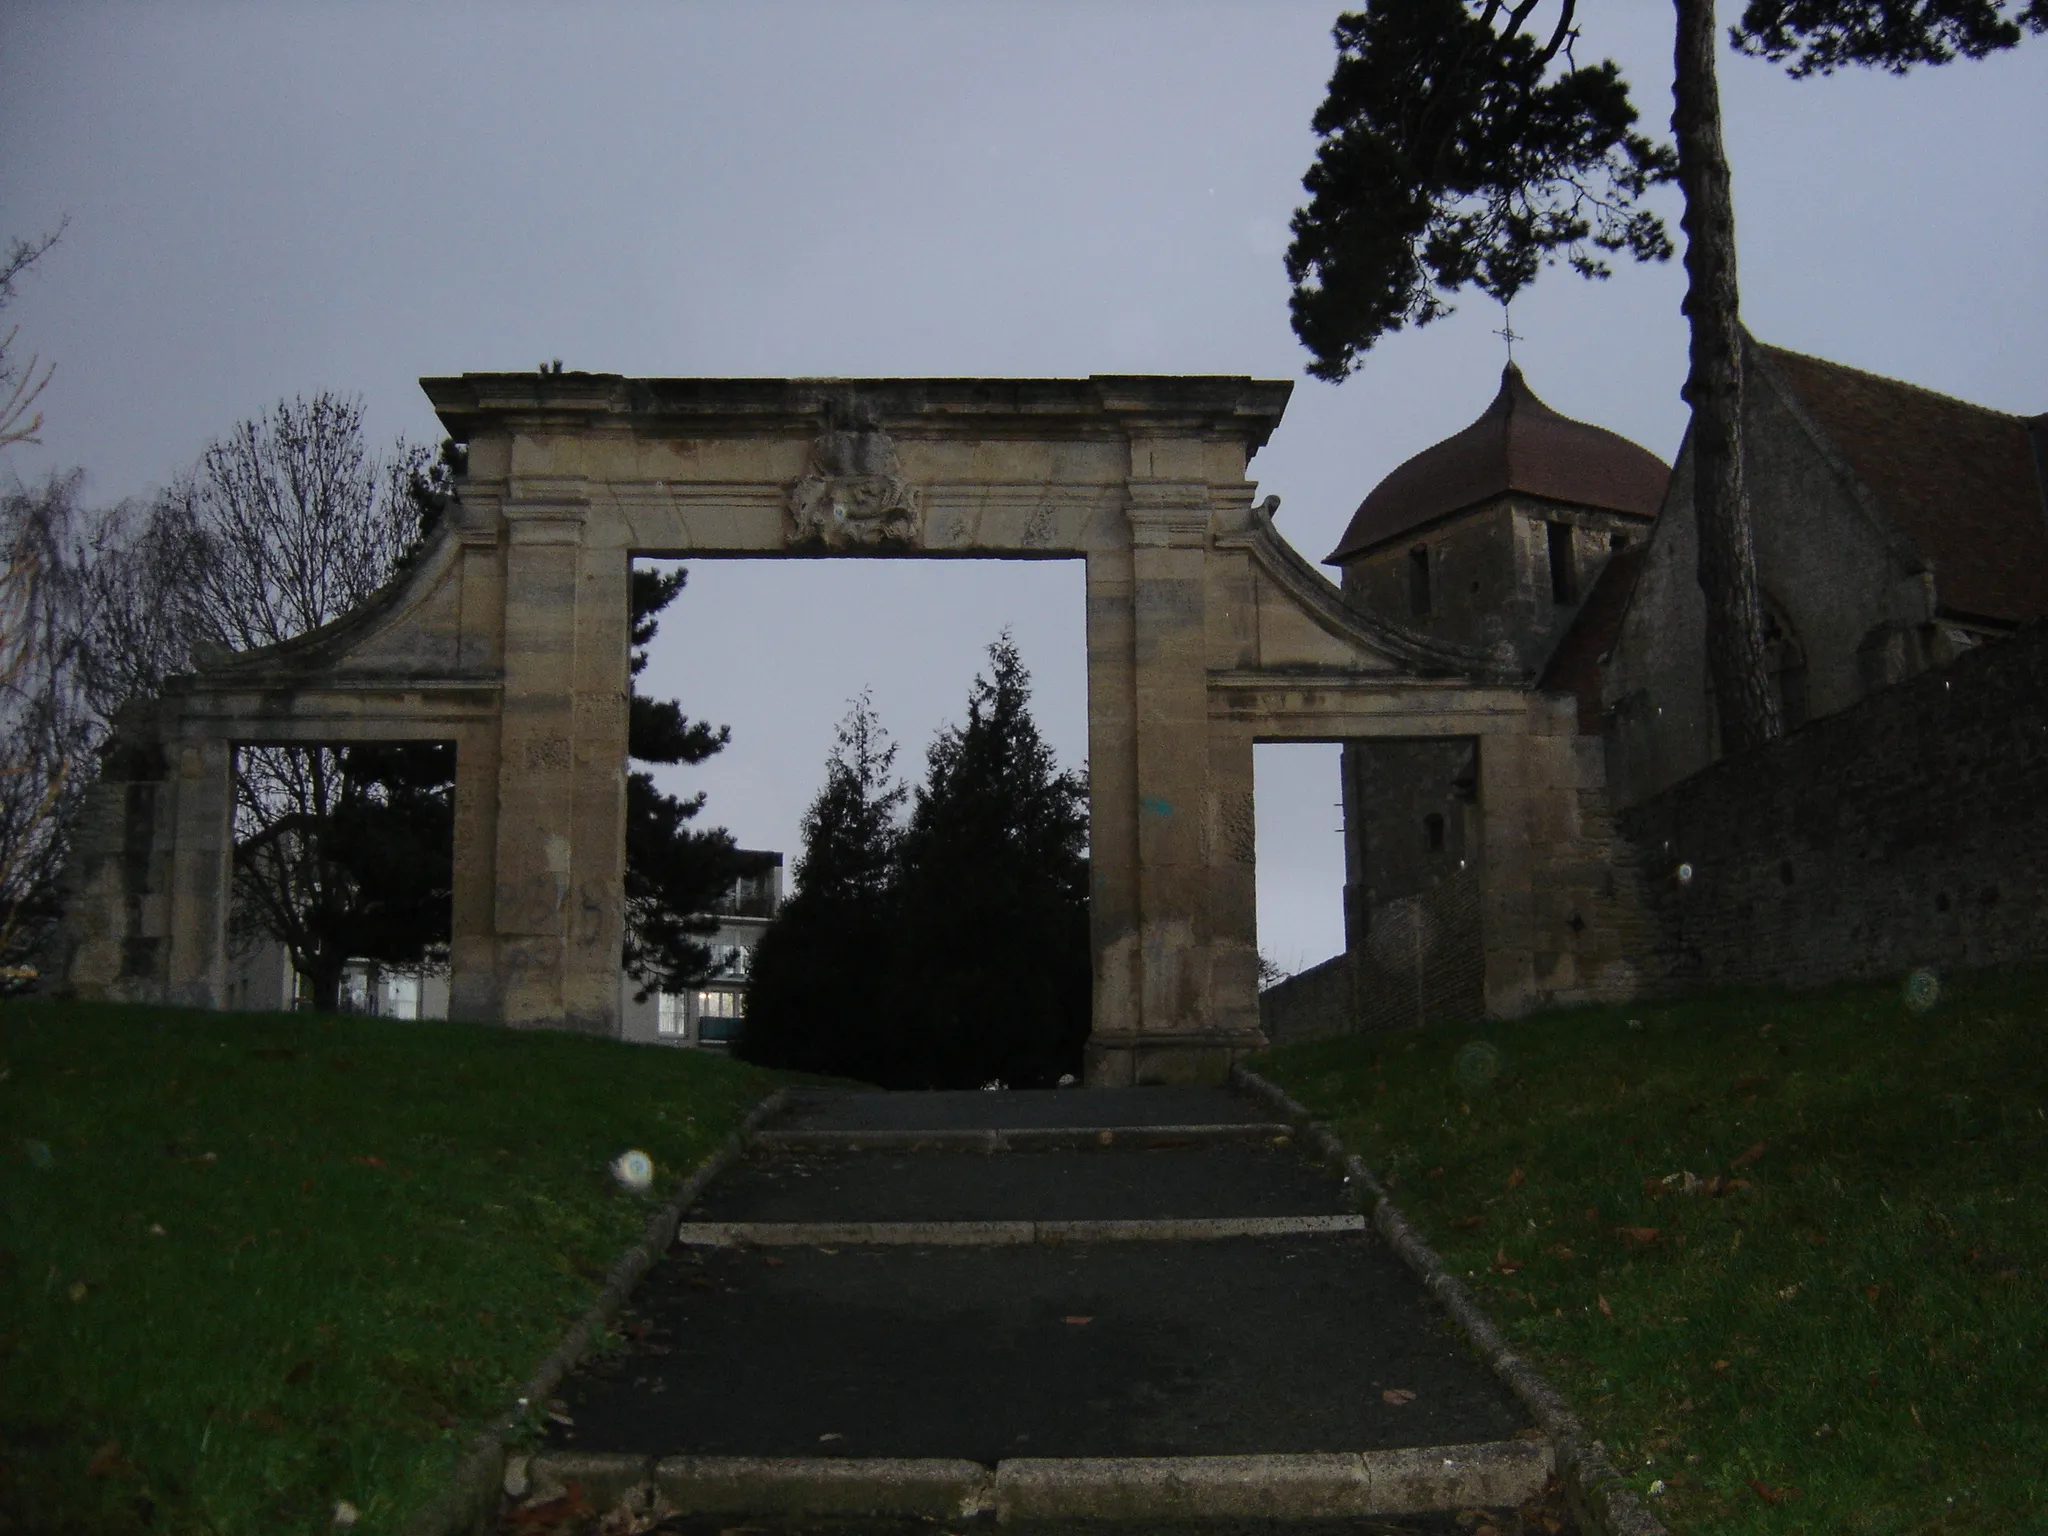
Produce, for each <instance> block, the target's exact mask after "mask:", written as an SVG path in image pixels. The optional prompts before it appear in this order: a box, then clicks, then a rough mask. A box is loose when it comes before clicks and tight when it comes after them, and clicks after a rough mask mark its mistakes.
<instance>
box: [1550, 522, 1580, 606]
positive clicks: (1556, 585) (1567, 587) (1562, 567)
mask: <svg viewBox="0 0 2048 1536" xmlns="http://www.w3.org/2000/svg"><path fill="white" fill-rule="evenodd" d="M1543 526H1544V527H1545V529H1547V530H1548V532H1549V535H1550V600H1551V601H1552V602H1553V603H1569V602H1573V601H1575V600H1576V599H1577V596H1578V583H1577V581H1576V580H1575V579H1574V577H1575V573H1574V572H1573V570H1572V525H1571V524H1570V523H1545V524H1544V525H1543Z"/></svg>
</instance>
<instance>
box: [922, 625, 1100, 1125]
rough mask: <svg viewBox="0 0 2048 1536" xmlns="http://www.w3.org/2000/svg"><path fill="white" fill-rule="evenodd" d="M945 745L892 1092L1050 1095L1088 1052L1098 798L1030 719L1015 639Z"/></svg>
mask: <svg viewBox="0 0 2048 1536" xmlns="http://www.w3.org/2000/svg"><path fill="white" fill-rule="evenodd" d="M988 654H989V663H990V670H989V675H988V676H985V677H980V676H978V677H976V678H975V680H974V685H973V689H972V691H971V693H970V695H969V699H968V706H967V720H966V723H965V724H964V725H961V726H957V727H953V728H951V729H948V730H947V731H945V732H943V733H942V734H941V735H940V737H939V738H938V740H937V741H935V742H934V743H933V744H932V747H931V750H930V753H929V755H928V760H927V773H926V780H925V783H924V785H923V787H921V788H920V789H919V790H918V792H917V797H916V804H915V806H914V808H913V810H912V812H911V817H910V824H909V826H908V828H906V830H905V832H904V835H903V841H902V846H901V849H900V852H899V856H898V861H897V862H898V877H897V894H896V902H895V909H896V910H895V915H896V919H897V936H896V943H895V959H894V964H893V965H892V967H891V988H890V998H891V1002H890V1006H889V1007H888V1009H887V1011H886V1016H885V1017H886V1022H887V1025H888V1030H887V1034H886V1036H885V1038H886V1040H887V1044H888V1071H889V1074H890V1075H889V1079H888V1086H892V1087H925V1088H966V1087H976V1086H979V1085H980V1084H982V1083H984V1082H986V1081H988V1080H990V1079H993V1078H1000V1079H1001V1080H1002V1081H1004V1082H1005V1083H1008V1084H1009V1085H1010V1086H1012V1087H1050V1086H1051V1085H1052V1084H1053V1083H1054V1082H1055V1081H1056V1080H1057V1079H1058V1078H1059V1076H1060V1075H1061V1074H1062V1073H1066V1072H1074V1073H1078V1072H1079V1071H1080V1068H1081V1054H1082V1047H1083V1043H1084V1042H1085V1041H1086V1039H1087V1037H1088V1024H1089V1009H1090V1002H1091V992H1092V966H1091V961H1090V956H1089V947H1088V858H1087V840H1088V812H1087V804H1088V785H1087V776H1086V774H1085V772H1073V773H1062V772H1060V770H1059V767H1058V764H1057V762H1056V761H1055V759H1054V756H1053V752H1052V748H1051V747H1050V746H1048V745H1047V744H1046V742H1045V740H1044V739H1043V738H1042V737H1041V736H1040V735H1039V733H1038V726H1037V724H1036V722H1035V721H1033V719H1032V718H1031V712H1030V700H1031V677H1030V674H1029V673H1028V672H1026V671H1025V669H1024V664H1023V662H1022V660H1021V659H1020V658H1019V657H1018V654H1017V648H1016V646H1015V645H1014V644H1013V643H1012V642H1011V640H1010V636H1009V634H1008V633H1007V632H1005V633H1004V634H1003V635H1002V637H1001V638H1000V639H998V640H997V641H996V642H995V643H994V644H993V645H991V646H990V647H989V653H988Z"/></svg>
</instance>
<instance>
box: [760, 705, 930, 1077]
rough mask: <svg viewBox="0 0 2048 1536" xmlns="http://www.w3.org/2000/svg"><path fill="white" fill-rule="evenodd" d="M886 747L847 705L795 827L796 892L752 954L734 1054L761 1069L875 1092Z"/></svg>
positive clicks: (885, 933) (885, 955) (889, 811)
mask: <svg viewBox="0 0 2048 1536" xmlns="http://www.w3.org/2000/svg"><path fill="white" fill-rule="evenodd" d="M895 762H896V747H895V745H894V744H893V743H892V742H890V740H889V738H888V733H887V732H886V731H884V730H883V729H882V726H881V724H880V722H879V721H877V720H876V719H875V716H874V710H873V708H872V706H871V705H870V703H869V701H868V696H867V695H866V694H862V695H861V696H860V697H859V698H858V699H855V700H854V701H853V707H852V709H851V710H850V711H849V712H848V713H847V716H846V718H845V720H844V721H842V722H841V723H840V726H839V733H838V739H837V741H836V743H835V745H834V746H833V749H832V752H831V754H830V756H829V757H828V758H827V759H826V763H825V785H824V788H822V789H820V790H819V791H818V795H817V798H816V799H814V800H813V801H812V802H811V805H810V809H809V810H807V811H806V812H805V813H804V819H803V840H804V846H803V852H802V853H801V854H800V855H799V856H798V858H797V863H796V870H795V874H796V889H795V891H794V892H793V893H792V895H791V896H790V898H789V900H788V901H787V902H785V903H784V905H783V908H782V911H781V913H780V914H779V915H778V916H777V918H776V920H775V922H774V924H773V925H772V926H770V927H769V929H768V931H767V932H766V933H765V934H763V935H762V937H761V942H760V944H759V945H758V946H757V947H756V948H755V951H754V964H753V971H752V978H751V981H750V983H749V985H748V988H747V1016H746V1019H745V1021H744V1022H743V1023H742V1024H741V1026H740V1031H739V1037H738V1039H737V1040H735V1042H734V1044H733V1054H735V1055H736V1056H739V1057H740V1058H741V1059H742V1060H745V1061H752V1062H758V1063H760V1064H762V1065H764V1066H776V1067H787V1068H793V1069H796V1070H800V1071H810V1072H826V1073H832V1074H835V1075H839V1076H846V1077H859V1078H865V1079H867V1080H869V1081H881V1080H882V1079H883V1077H884V1076H886V1075H887V1068H886V1064H885V1063H884V1061H883V1057H884V1056H885V1055H886V1053H887V1051H888V1049H889V1041H890V1039H891V1032H890V1031H888V1030H887V1029H886V1028H885V1025H884V1020H883V1017H882V1007H883V1001H884V992H885V986H886V982H887V979H888V973H889V968H890V966H891V965H892V963H893V959H894V951H893V943H892V940H893V938H894V935H895V930H896V924H895V883H896V847H897V841H898V836H899V832H898V828H897V817H898V815H899V813H900V812H901V809H902V806H903V802H904V800H905V798H906V796H907V793H908V792H907V791H906V790H905V789H904V787H903V785H902V784H901V783H899V782H895V781H892V780H891V778H890V772H891V770H892V768H893V767H894V766H895Z"/></svg>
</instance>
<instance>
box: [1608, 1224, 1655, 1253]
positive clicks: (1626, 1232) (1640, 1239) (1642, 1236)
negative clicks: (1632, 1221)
mask: <svg viewBox="0 0 2048 1536" xmlns="http://www.w3.org/2000/svg"><path fill="white" fill-rule="evenodd" d="M1614 1231H1615V1235H1616V1236H1617V1237H1619V1238H1620V1239H1621V1245H1622V1246H1623V1247H1624V1248H1650V1247H1654V1246H1655V1245H1656V1244H1657V1243H1658V1242H1660V1241H1661V1240H1662V1239H1663V1236H1664V1233H1663V1230H1662V1229H1661V1228H1658V1227H1616V1228H1615V1229H1614Z"/></svg>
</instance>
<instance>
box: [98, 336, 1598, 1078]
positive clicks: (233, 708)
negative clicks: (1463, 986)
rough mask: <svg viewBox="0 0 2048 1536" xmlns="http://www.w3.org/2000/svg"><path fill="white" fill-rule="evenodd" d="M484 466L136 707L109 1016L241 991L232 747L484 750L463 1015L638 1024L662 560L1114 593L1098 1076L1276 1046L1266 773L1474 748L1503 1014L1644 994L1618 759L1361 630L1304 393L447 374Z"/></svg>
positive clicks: (116, 792)
mask: <svg viewBox="0 0 2048 1536" xmlns="http://www.w3.org/2000/svg"><path fill="white" fill-rule="evenodd" d="M422 384H423V387H424V388H425V390H426V392H427V395H428V397H429V398H430V399H431V400H432V402H433V404H434V408H435V410H436V411H437V412H438V413H439V415H440V418H441V420H442V422H443V423H444V425H445V426H446V429H447V431H448V433H449V434H450V435H451V436H452V437H453V438H454V439H455V440H456V441H457V442H460V443H464V444H466V445H467V446H468V454H469V458H468V473H467V476H466V477H465V478H464V479H462V480H461V481H460V482H459V483H458V488H457V489H458V496H457V500H456V502H455V503H454V504H453V505H452V506H451V507H450V509H449V512H448V514H447V516H446V518H445V519H444V522H443V524H442V526H441V527H440V528H439V529H438V531H437V533H436V535H435V537H434V540H433V541H432V543H431V545H430V547H429V548H428V549H427V550H426V551H425V552H424V553H423V554H422V556H421V557H420V558H419V559H418V560H417V561H415V562H414V564H413V565H412V566H411V567H410V568H409V569H408V570H406V571H405V572H404V573H403V574H402V575H401V576H400V577H399V578H397V579H396V580H394V581H393V582H392V583H391V585H389V586H388V587H387V588H385V589H384V590H383V591H382V592H380V593H379V594H378V595H377V596H376V597H374V598H372V599H371V600H370V601H369V602H368V603H366V604H365V605H364V606H363V607H362V608H360V609H358V610H357V611H356V612H354V613H352V614H350V615H348V616H347V617H346V618H343V619H342V620H340V621H338V622H336V623H334V624H331V625H328V626H327V627H325V628H323V629H320V630H317V631H315V632H313V633H311V634H308V635H305V636H302V637H300V638H298V639H296V640H293V641H291V642H289V643H287V644H284V645H280V646H275V647H272V648H269V649H267V650H262V651H255V652H246V653H240V654H236V655H232V656H227V657H224V658H217V659H213V660H210V661H208V662H207V664H206V665H204V666H203V667H202V668H201V670H200V671H198V672H197V673H196V674H194V675H191V676H187V677H183V678H179V679H177V680H176V681H175V682H174V683H173V684H172V685H171V686H170V687H169V688H167V689H166V691H165V693H164V695H163V697H162V698H160V699H158V700H154V701H151V702H149V703H148V704H146V705H142V706H138V707H136V708H134V709H132V710H131V711H130V712H128V713H127V714H126V715H125V716H124V718H123V720H122V722H121V725H120V730H119V733H118V737H117V741H116V745H115V747H114V749H113V750H112V751H111V752H110V753H109V755H108V757H107V762H106V770H105V772H104V774H103V777H102V780H101V782H100V783H99V784H98V786H97V787H96V789H95V792H94V795H95V799H94V805H93V809H92V812H91V815H90V817H89V824H88V825H87V827H86V828H85V829H84V832H83V834H82V837H81V843H80V854H79V863H78V874H77V877H76V880H77V883H76V887H75V895H74V900H73V903H72V908H71V916H70V927H69V931H68V937H67V960H66V985H67V988H68V990H69V991H70V992H71V993H72V994H73V995H76V996H80V997H89V998H108V999H126V1000H133V1001H151V1002H167V1003H180V1004H185V1005H188V1006H196V1007H218V1006H221V1004H222V1002H223V1001H224V985H225V974H226V972H225V938H226V925H227V915H228V913H227V908H228V900H229V892H230V883H231V882H230V872H231V860H232V853H233V849H232V842H231V817H230V812H231V808H232V801H233V793H232V789H233V786H232V779H231V776H232V773H233V762H234V753H235V751H236V749H237V748H238V747H242V746H247V745H265V744H299V745H311V744H338V743H348V742H360V741H386V740H445V741H452V742H454V743H455V746H456V791H455V794H456V810H455V894H454V912H453V942H452V956H451V958H452V963H453V978H452V983H451V988H452V990H451V1003H450V1011H451V1013H452V1015H453V1016H455V1017H457V1018H467V1019H475V1020H487V1021H495V1022H499V1023H504V1024H508V1025H517V1026H533V1027H554V1028H566V1029H575V1030H583V1031H588V1032H591V1033H597V1034H616V1033H617V1031H618V1017H617V1014H618V1006H619V1003H618V998H619V987H618V975H619V963H620V950H621V943H622V933H623V921H624V913H623V906H622V871H623V867H624V860H625V785H626V712H627V698H628V695H629V689H630V677H629V674H628V671H627V666H628V656H627V653H628V649H629V647H628V635H627V628H628V609H627V587H628V579H629V575H630V572H631V568H632V562H633V561H634V559H635V558H636V557H642V556H658V557H682V558H702V557H717V556H727V557H737V556H744V557H772V556H785V557H799V558H801V557H830V558H852V559H873V558H903V557H923V558H933V557H946V556H981V557H991V556H993V557H1002V558H1014V559H1078V560H1081V561H1083V562H1085V565H1086V572H1087V624H1088V636H1087V641H1088V748H1089V753H1088V755H1089V764H1090V773H1091V779H1090V791H1089V793H1090V806H1089V836H1090V847H1091V860H1092V870H1093V890H1092V892H1091V906H1090V914H1091V929H1092V944H1093V950H1094V966H1095V994H1094V1019H1093V1033H1092V1035H1091V1038H1090V1041H1089V1046H1088V1058H1087V1060H1088V1066H1087V1077H1088V1081H1089V1083H1090V1084H1094V1085H1121V1084H1134V1083H1157V1082H1175V1083H1191V1082H1213V1081H1217V1080H1219V1079H1221V1078H1222V1077H1223V1075H1224V1074H1225V1073H1226V1072H1227V1070H1228V1068H1229V1066H1230V1063H1231V1062H1232V1061H1233V1060H1234V1059H1235V1058H1236V1057H1238V1056H1240V1055H1242V1054H1244V1053H1246V1052H1248V1051H1252V1050H1256V1049H1259V1048H1260V1047H1262V1046H1263V1045H1264V1044H1265V1040H1264V1037H1263V1036H1262V1035H1261V1033H1260V1030H1259V1016H1258V1003H1257V986H1258V955H1257V947H1256V932H1255V907H1254V893H1253V836H1252V755H1253V754H1252V747H1253V744H1254V743H1255V742H1261V741H1324V742H1330V741H1361V740H1387V739H1401V740H1409V741H1438V742H1448V741H1453V740H1456V741H1462V742H1464V743H1466V744H1467V745H1468V746H1470V747H1471V748H1472V749H1474V751H1475V753H1476V759H1475V762H1476V766H1475V776H1476V789H1475V811H1474V820H1473V823H1472V833H1471V838H1470V843H1471V846H1470V850H1469V852H1470V855H1472V856H1476V867H1477V873H1476V876H1475V879H1476V881H1477V885H1478V892H1479V910H1480V924H1481V929H1482V932H1483V936H1484V939H1483V944H1484V977H1483V994H1484V1005H1485V1008H1486V1010H1487V1011H1488V1012H1489V1013H1491V1014H1494V1015H1496V1016H1513V1015H1518V1014H1521V1013H1523V1012H1526V1011H1528V1010H1529V1009H1531V1008H1533V1007H1537V1006H1542V1005H1544V1004H1547V1003H1552V1002H1570V1001H1579V1000H1586V999H1590V998H1594V997H1621V996H1626V995H1628V994H1629V992H1630V991H1631V990H1632V989H1633V986H1634V974H1633V972H1632V970H1631V969H1630V967H1629V966H1628V965H1627V964H1626V962H1624V961H1623V960H1621V958H1620V954H1621V951H1620V948H1619V947H1618V941H1617V938H1616V935H1617V934H1618V933H1619V932H1620V931H1621V930H1622V929H1623V928H1624V927H1625V926H1626V922H1627V916H1628V913H1627V908H1628V905H1629V904H1627V903H1625V902H1623V901H1622V900H1621V899H1620V897H1618V896H1617V894H1616V891H1615V886H1614V881H1613V878H1612V875H1611V872H1610V870H1611V866H1610V863H1609V853H1610V851H1611V850H1610V839H1611V833H1610V831H1609V829H1608V827H1607V825H1606V815H1605V799H1604V789H1603V782H1602V774H1603V770H1602V765H1601V762H1600V759H1599V756H1598V753H1597V743H1595V742H1592V741H1588V740H1586V739H1584V738H1581V737H1579V736H1577V735H1576V734H1575V730H1574V723H1575V714H1574V708H1575V706H1574V702H1573V700H1572V699H1571V698H1570V697H1569V696H1553V695H1548V694H1544V693H1540V692H1538V691H1536V689H1535V688H1534V687H1533V686H1532V680H1531V678H1530V676H1529V674H1528V672H1527V670H1526V669H1524V668H1523V667H1522V666H1521V664H1520V662H1519V661H1518V659H1517V658H1516V657H1515V656H1514V655H1513V654H1512V652H1511V650H1509V649H1507V648H1500V649H1499V650H1484V649H1480V648H1477V647H1475V646H1472V645H1467V644H1459V643H1455V642H1452V641H1448V640H1443V639H1438V638H1433V637H1430V636H1426V635H1423V634H1421V633H1418V632H1416V631H1414V630H1411V629H1408V628H1405V627H1402V626H1401V625H1398V624H1396V623H1394V622H1392V621H1390V620H1387V619H1384V618H1380V617H1375V616H1373V615H1372V614H1369V613H1367V612H1365V611H1363V610H1361V609H1360V608H1357V607H1354V606H1352V605H1350V604H1348V603H1347V602H1346V600H1345V598H1344V596H1343V595H1342V594H1341V593H1340V591H1339V590H1338V588H1337V587H1336V585H1335V584H1333V583H1332V582H1331V581H1329V580H1328V579H1327V578H1326V577H1324V576H1323V575H1322V574H1321V573H1320V572H1319V571H1317V570H1316V569H1315V568H1314V567H1313V566H1311V565H1310V564H1308V562H1307V561H1306V560H1304V559H1303V558H1302V557H1301V556H1300V555H1299V554H1298V553H1297V552H1296V551H1295V550H1294V549H1293V548H1292V547H1291V546H1289V545H1288V543H1287V542H1286V541H1285V540H1284V539H1283V538H1282V537H1281V536H1280V534H1279V533H1278V531H1277V530H1276V529H1275V527H1274V523H1273V510H1274V507H1275V506H1276V502H1275V501H1274V500H1273V499H1271V498H1269V499H1268V500H1267V501H1266V502H1264V503H1263V504H1257V505H1255V504H1254V500H1253V493H1254V486H1253V484H1252V483H1251V482H1250V481H1248V480H1247V479H1246V478H1245V472H1246V467H1247V465H1248V463H1249V461H1250V459H1251V457H1252V455H1253V454H1255V453H1256V452H1257V451H1258V449H1259V448H1260V447H1261V446H1263V445H1264V443H1265V442H1266V440H1267V439H1268V437H1269V436H1270V435H1271V434H1272V432H1273V429H1274V428H1275V426H1276V425H1277V424H1278V423H1279V420H1280V414H1281V411H1282V409H1283V407H1284V405H1285V403H1286V401H1287V397H1288V394H1289V391H1290V389H1291V387H1292V386H1291V385H1289V384H1288V383H1286V382H1284V381H1283V382H1271V381H1260V380H1253V379H1248V378H1223V377H1107V376H1097V377H1092V378H1088V379H866V380H838V379H788V380H783V379H694V378H687V379H628V378H623V377H620V376H618V375H613V374H578V373H567V374H563V373H549V374H542V375H534V374H464V375H462V376H461V377H459V378H437V379H426V380H423V381H422Z"/></svg>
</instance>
